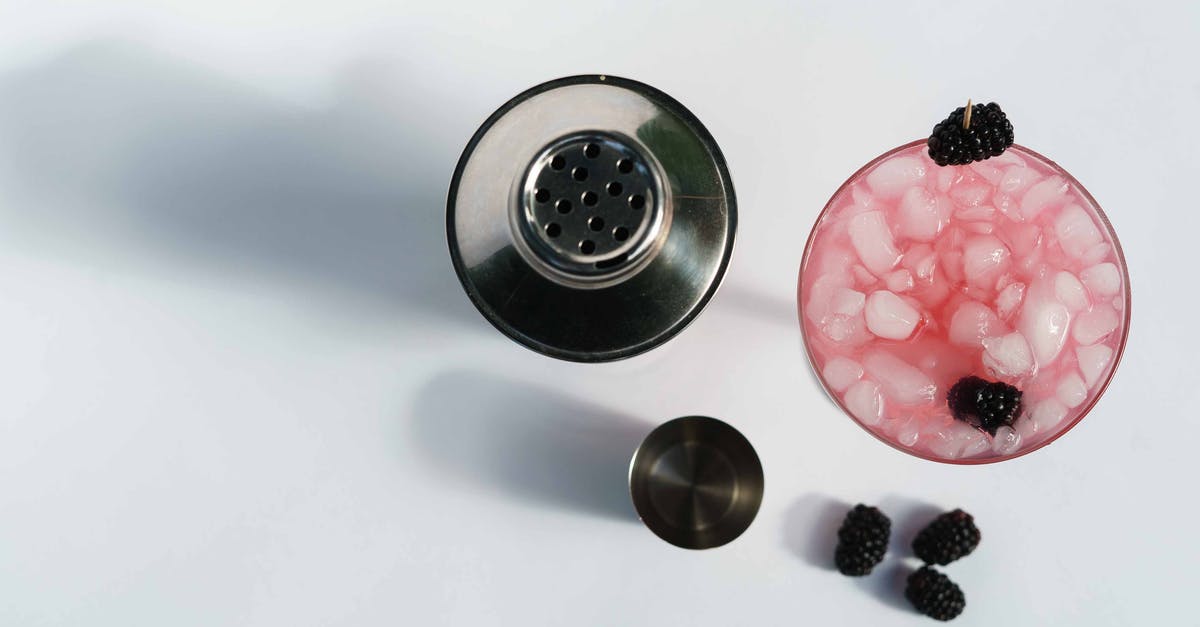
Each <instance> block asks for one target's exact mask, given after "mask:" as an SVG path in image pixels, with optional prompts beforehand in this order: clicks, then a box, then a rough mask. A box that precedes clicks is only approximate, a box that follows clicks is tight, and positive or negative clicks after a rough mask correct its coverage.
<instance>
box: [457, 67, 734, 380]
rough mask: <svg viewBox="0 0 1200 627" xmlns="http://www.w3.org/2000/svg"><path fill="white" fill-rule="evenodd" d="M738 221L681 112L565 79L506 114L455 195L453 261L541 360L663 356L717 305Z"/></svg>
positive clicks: (601, 81)
mask: <svg viewBox="0 0 1200 627" xmlns="http://www.w3.org/2000/svg"><path fill="white" fill-rule="evenodd" d="M736 223H737V209H736V202H735V200H734V194H733V185H732V183H731V181H730V179H729V172H728V169H727V168H726V166H725V161H724V158H723V157H722V156H721V153H720V150H719V149H718V148H717V145H716V142H715V141H713V139H712V136H711V135H709V134H708V131H707V130H705V129H704V127H703V125H701V124H700V121H699V120H697V119H696V118H695V116H693V115H692V114H691V113H690V112H688V110H687V109H685V108H684V107H683V105H681V104H679V103H678V102H676V101H675V100H674V99H672V98H671V97H670V96H667V95H666V94H664V93H662V92H660V91H658V90H656V89H654V88H653V87H650V86H648V85H644V84H642V83H638V82H635V81H630V80H626V79H621V78H617V77H613V76H603V75H587V76H573V77H569V78H563V79H559V80H555V81H551V82H548V83H544V84H542V85H539V86H537V87H534V88H532V89H530V90H528V91H526V92H524V93H522V94H520V95H518V96H517V97H516V98H513V99H512V100H510V101H509V102H508V103H506V104H505V105H504V106H503V107H501V108H500V109H499V110H498V111H496V112H495V113H494V114H492V116H491V117H490V118H488V120H487V121H486V122H484V124H483V126H482V127H480V129H479V130H478V131H477V132H476V133H475V136H474V137H472V138H471V141H470V143H468V144H467V147H466V150H465V151H464V152H463V155H462V157H461V158H460V160H459V163H458V167H457V169H456V170H455V172H454V178H453V180H452V181H451V185H450V194H449V198H448V201H447V209H446V229H447V235H448V239H449V245H450V255H451V258H452V260H453V262H454V268H455V271H456V272H457V273H458V277H459V280H460V281H461V282H462V284H463V287H464V288H465V289H466V291H467V294H468V295H469V296H470V298H471V301H472V302H473V303H474V304H475V306H476V307H477V308H478V309H479V310H480V312H482V313H483V315H484V316H485V317H486V318H487V319H488V321H489V322H491V323H492V324H493V325H494V326H496V328H498V329H499V330H500V331H502V332H503V333H504V334H506V335H508V336H509V337H511V338H512V339H514V340H516V341H517V342H520V343H521V344H523V345H525V346H527V347H529V348H531V349H533V350H536V351H538V352H540V353H543V354H546V355H550V356H552V357H558V358H560V359H568V360H572V361H585V362H596V361H610V360H615V359H621V358H625V357H630V356H633V355H636V354H638V353H641V352H644V351H647V350H650V349H651V348H654V347H655V346H658V345H659V344H661V343H663V342H665V341H666V340H668V339H670V338H671V337H672V336H674V335H675V334H676V333H678V332H679V331H680V330H682V329H683V328H684V327H685V326H687V324H688V323H689V322H691V321H692V319H694V318H695V316H696V315H698V314H699V312H700V310H702V309H703V308H704V305H705V304H707V302H708V300H709V299H710V298H712V295H713V293H714V292H715V291H716V289H717V286H718V285H719V283H720V281H721V278H722V277H723V275H724V273H725V268H726V266H727V265H728V263H729V256H730V254H731V252H732V248H733V238H734V231H735V228H736Z"/></svg>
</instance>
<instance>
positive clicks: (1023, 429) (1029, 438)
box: [1013, 412, 1038, 444]
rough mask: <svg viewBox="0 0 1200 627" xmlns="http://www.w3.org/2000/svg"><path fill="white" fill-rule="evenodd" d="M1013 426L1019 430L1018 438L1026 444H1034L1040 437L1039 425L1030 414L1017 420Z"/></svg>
mask: <svg viewBox="0 0 1200 627" xmlns="http://www.w3.org/2000/svg"><path fill="white" fill-rule="evenodd" d="M1013 426H1014V428H1016V430H1017V437H1018V438H1019V439H1020V440H1021V441H1022V442H1024V443H1026V444H1029V443H1031V442H1033V440H1034V439H1035V438H1036V437H1037V435H1038V424H1037V423H1036V422H1034V420H1033V417H1032V416H1030V415H1029V413H1028V412H1026V413H1025V414H1023V415H1022V416H1021V417H1020V418H1017V422H1015V423H1014V424H1013Z"/></svg>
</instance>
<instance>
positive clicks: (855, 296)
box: [829, 287, 867, 316]
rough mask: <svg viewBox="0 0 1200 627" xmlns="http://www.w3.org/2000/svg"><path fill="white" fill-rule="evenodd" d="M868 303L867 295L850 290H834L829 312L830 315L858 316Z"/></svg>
mask: <svg viewBox="0 0 1200 627" xmlns="http://www.w3.org/2000/svg"><path fill="white" fill-rule="evenodd" d="M866 301H867V295H866V294H863V293H862V292H856V291H854V290H852V289H849V288H845V287H839V288H837V289H835V290H833V296H832V298H831V300H830V301H829V311H830V313H835V314H842V315H845V316H856V315H858V312H860V311H862V310H863V304H864V303H866Z"/></svg>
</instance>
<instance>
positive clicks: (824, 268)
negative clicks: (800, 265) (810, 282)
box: [805, 246, 857, 285]
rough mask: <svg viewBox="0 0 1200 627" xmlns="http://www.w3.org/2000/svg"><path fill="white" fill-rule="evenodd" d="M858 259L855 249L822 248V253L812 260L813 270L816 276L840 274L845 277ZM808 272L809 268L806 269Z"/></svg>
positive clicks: (845, 283)
mask: <svg viewBox="0 0 1200 627" xmlns="http://www.w3.org/2000/svg"><path fill="white" fill-rule="evenodd" d="M856 260H857V257H855V256H854V251H852V250H850V249H849V248H843V247H841V246H830V247H828V248H825V249H824V250H821V251H820V253H818V254H817V255H815V257H814V259H813V261H812V262H811V263H812V264H813V267H812V272H815V273H816V276H827V275H832V276H839V277H842V278H843V279H844V278H845V277H846V274H847V272H848V270H847V269H848V268H849V267H850V266H851V265H853V264H854V262H855V261H856ZM808 272H809V270H808V269H805V273H808ZM842 285H849V283H848V282H844V283H842Z"/></svg>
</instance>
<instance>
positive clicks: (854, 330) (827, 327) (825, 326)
mask: <svg viewBox="0 0 1200 627" xmlns="http://www.w3.org/2000/svg"><path fill="white" fill-rule="evenodd" d="M820 329H821V334H822V335H824V336H825V337H827V338H829V339H830V340H832V341H834V342H836V343H838V344H842V345H846V346H857V345H859V344H862V343H864V342H866V341H868V340H870V339H871V334H870V333H867V330H866V323H865V322H864V321H863V317H862V314H859V315H857V316H847V315H845V314H831V315H829V316H826V317H825V319H824V320H822V321H821V323H820Z"/></svg>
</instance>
